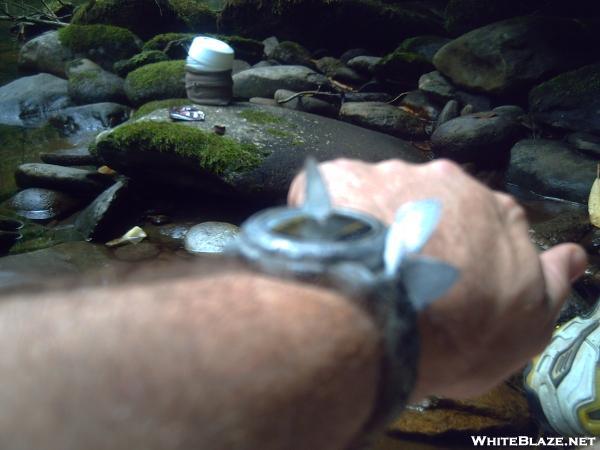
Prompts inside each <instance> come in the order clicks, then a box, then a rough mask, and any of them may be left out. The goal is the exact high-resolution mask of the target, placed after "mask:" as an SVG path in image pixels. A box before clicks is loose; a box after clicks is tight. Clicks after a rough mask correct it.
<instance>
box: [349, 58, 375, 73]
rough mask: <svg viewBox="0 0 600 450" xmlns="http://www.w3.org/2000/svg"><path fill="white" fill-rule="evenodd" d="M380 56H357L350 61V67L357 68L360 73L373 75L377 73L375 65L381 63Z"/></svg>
mask: <svg viewBox="0 0 600 450" xmlns="http://www.w3.org/2000/svg"><path fill="white" fill-rule="evenodd" d="M380 61H381V58H380V57H379V56H356V57H354V58H352V59H351V60H350V61H348V63H347V64H348V67H350V68H351V69H354V70H356V71H357V72H358V73H362V74H365V75H369V76H372V75H373V74H374V73H375V66H376V65H377V64H379V62H380Z"/></svg>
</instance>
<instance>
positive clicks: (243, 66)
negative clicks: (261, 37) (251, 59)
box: [232, 59, 252, 75]
mask: <svg viewBox="0 0 600 450" xmlns="http://www.w3.org/2000/svg"><path fill="white" fill-rule="evenodd" d="M251 67H252V66H251V65H250V64H248V63H247V62H246V61H242V60H241V59H234V60H233V71H232V74H233V75H235V74H236V73H240V72H243V71H244V70H248V69H250V68H251Z"/></svg>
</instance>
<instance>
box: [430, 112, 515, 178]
mask: <svg viewBox="0 0 600 450" xmlns="http://www.w3.org/2000/svg"><path fill="white" fill-rule="evenodd" d="M522 132H523V130H522V127H521V126H520V125H519V123H517V122H516V121H514V120H511V119H510V118H508V117H506V116H502V115H498V114H495V113H477V114H471V115H469V116H462V117H457V118H456V119H452V120H450V121H448V122H445V123H443V124H442V125H441V126H439V127H438V128H437V129H436V130H435V131H434V133H433V135H432V136H431V147H432V150H433V151H434V153H435V155H436V156H441V157H445V158H450V159H453V160H455V161H457V162H461V163H465V162H473V163H475V164H476V165H477V166H478V167H480V168H490V169H498V168H502V167H503V166H505V165H506V163H507V162H508V159H509V157H510V156H509V155H510V149H511V147H512V146H513V145H514V144H515V142H517V141H518V140H519V138H520V137H521V135H522Z"/></svg>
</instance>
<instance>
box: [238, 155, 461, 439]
mask: <svg viewBox="0 0 600 450" xmlns="http://www.w3.org/2000/svg"><path fill="white" fill-rule="evenodd" d="M305 173H306V194H305V201H304V204H303V205H302V206H301V207H298V208H291V207H276V208H270V209H267V210H264V211H261V212H259V213H257V214H255V215H254V216H252V217H250V218H249V219H248V220H247V221H246V222H245V223H244V224H243V225H242V226H241V231H240V234H239V236H238V239H237V241H236V243H235V245H234V252H235V253H236V255H237V256H238V257H239V258H241V259H242V260H243V261H245V263H246V264H248V265H250V266H251V267H252V268H253V269H254V270H258V271H261V272H265V273H267V274H270V275H275V276H279V277H287V278H293V279H298V280H301V281H304V282H309V283H316V284H319V285H322V286H325V287H328V288H331V289H335V290H339V291H342V292H343V294H344V295H345V297H347V298H349V299H351V300H352V301H353V302H355V303H356V304H357V305H359V306H360V307H361V308H362V309H363V310H364V311H366V312H367V313H368V314H369V315H370V316H371V317H372V318H373V320H374V321H375V323H376V325H377V326H378V328H379V329H380V331H381V335H382V338H383V343H384V346H385V349H384V358H383V360H382V366H381V378H380V385H379V388H378V399H377V404H376V407H375V408H374V413H373V415H372V417H371V418H370V420H369V423H368V424H367V425H366V427H365V433H361V435H362V436H363V437H365V436H372V435H373V434H374V433H375V432H378V431H381V430H382V427H384V426H385V425H386V424H387V423H388V422H389V421H390V420H392V419H394V418H396V417H397V415H398V414H399V413H400V412H401V410H402V409H403V407H404V406H405V404H406V401H407V399H408V397H409V395H410V393H411V391H412V389H413V387H414V383H415V379H416V368H417V362H418V356H419V333H418V329H417V320H416V314H417V312H418V311H419V310H421V309H423V308H425V307H426V306H427V305H429V304H430V303H431V302H432V301H433V300H435V299H436V298H439V297H440V296H442V295H443V294H444V293H445V292H446V291H447V290H448V289H449V288H450V287H451V286H452V285H453V284H454V282H455V281H456V279H457V278H458V271H457V270H456V269H455V268H454V267H452V266H451V265H449V264H446V263H444V262H441V261H437V260H434V259H432V258H428V257H425V256H423V255H419V252H420V251H421V249H422V248H423V246H424V245H425V243H426V242H427V241H428V240H429V237H430V236H431V234H432V233H433V232H434V230H435V228H436V227H437V224H438V222H439V219H440V215H441V204H440V203H439V202H438V201H437V200H434V199H429V200H422V201H417V202H412V203H408V204H405V205H403V206H402V207H401V208H400V209H399V210H398V211H397V213H396V217H395V221H394V223H392V224H391V225H390V226H389V227H387V226H386V225H384V224H383V223H382V222H381V221H379V220H378V219H377V218H375V217H372V216H370V215H368V214H365V213H362V212H357V211H353V210H350V209H342V208H335V207H333V206H332V203H331V200H330V197H329V194H328V191H327V187H326V184H325V182H324V180H323V178H322V176H321V174H320V173H319V170H318V166H317V162H316V161H315V160H314V159H312V158H309V159H308V160H307V161H306V164H305Z"/></svg>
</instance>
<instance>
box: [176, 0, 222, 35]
mask: <svg viewBox="0 0 600 450" xmlns="http://www.w3.org/2000/svg"><path fill="white" fill-rule="evenodd" d="M169 3H170V5H171V8H172V9H173V12H174V13H175V16H176V17H177V18H178V19H179V20H180V21H181V22H182V23H183V24H184V25H185V27H186V28H187V29H188V30H189V31H193V32H195V33H212V32H214V31H216V29H217V13H216V11H215V10H213V9H212V8H211V7H210V6H209V5H208V4H207V3H206V2H204V1H199V0H169Z"/></svg>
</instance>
